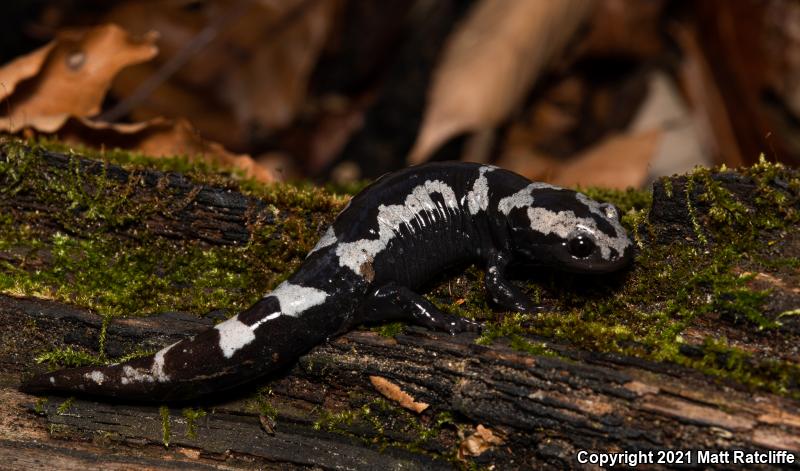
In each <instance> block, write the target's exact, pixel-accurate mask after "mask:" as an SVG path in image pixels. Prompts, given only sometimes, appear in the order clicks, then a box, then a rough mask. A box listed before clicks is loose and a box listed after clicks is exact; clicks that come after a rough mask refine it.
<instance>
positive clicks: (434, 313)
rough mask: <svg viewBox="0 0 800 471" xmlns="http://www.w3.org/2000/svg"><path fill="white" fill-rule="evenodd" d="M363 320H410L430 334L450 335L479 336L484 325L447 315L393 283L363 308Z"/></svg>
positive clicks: (381, 290)
mask: <svg viewBox="0 0 800 471" xmlns="http://www.w3.org/2000/svg"><path fill="white" fill-rule="evenodd" d="M363 316H364V319H365V320H367V321H370V322H381V321H388V320H410V321H411V322H413V323H415V324H418V325H421V326H423V327H427V328H428V329H431V330H442V331H445V332H449V333H450V334H453V335H455V334H457V333H459V332H480V331H481V329H482V326H481V324H479V323H477V322H474V321H471V320H469V319H466V318H464V317H461V316H456V315H454V314H448V313H446V312H444V311H442V310H440V309H439V308H437V307H436V306H434V305H433V304H431V303H430V301H428V300H427V299H425V298H423V297H422V296H420V295H419V294H417V293H415V292H413V291H411V290H410V289H408V288H406V287H405V286H398V285H396V284H394V283H389V284H387V285H384V286H382V287H380V288H378V289H377V290H375V291H374V292H373V294H372V298H371V299H370V301H369V302H368V304H367V305H366V306H365V307H364V312H363Z"/></svg>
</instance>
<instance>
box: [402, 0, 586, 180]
mask: <svg viewBox="0 0 800 471" xmlns="http://www.w3.org/2000/svg"><path fill="white" fill-rule="evenodd" d="M592 5H593V2H592V1H591V0H562V1H559V2H552V1H549V0H538V1H535V0H528V1H522V2H521V1H517V0H482V1H481V2H479V3H478V4H477V5H475V7H473V9H472V11H471V12H470V13H469V15H468V18H467V19H466V20H465V21H464V23H463V24H462V25H460V26H459V27H458V29H457V30H456V32H455V33H454V34H453V35H452V36H451V38H450V40H449V41H448V44H447V45H446V47H445V51H444V55H443V58H442V61H441V62H440V64H439V65H438V67H437V69H436V71H435V73H434V77H433V85H432V87H431V89H430V91H429V95H428V105H427V109H426V111H425V117H424V119H423V123H422V126H421V128H420V133H419V135H418V136H417V142H416V143H415V145H414V148H413V149H412V151H411V153H410V155H409V157H408V161H409V163H412V164H418V163H421V162H423V161H425V160H426V159H427V158H428V157H429V156H430V155H431V154H432V153H433V152H434V151H435V150H436V149H437V148H438V147H439V146H440V145H442V144H443V143H444V142H445V141H447V140H448V139H449V138H451V137H453V136H455V135H457V134H460V133H464V132H473V131H477V130H481V129H487V128H492V127H495V126H497V125H498V124H500V123H501V122H502V121H503V120H504V119H506V117H507V116H508V115H509V113H510V112H511V111H512V110H513V108H514V107H515V106H517V105H518V104H519V103H520V101H521V99H522V98H523V97H524V95H525V94H526V93H527V92H528V90H529V89H530V87H531V85H532V84H533V83H534V82H535V81H536V78H537V77H538V76H539V74H540V73H541V71H542V68H543V67H544V66H545V65H546V63H547V62H548V60H549V59H550V58H551V57H553V56H554V55H555V54H558V53H559V52H561V51H562V50H563V48H564V47H565V46H566V44H567V42H568V41H569V39H570V38H571V37H572V35H573V33H574V32H575V31H576V30H577V29H578V26H579V25H580V24H581V23H582V22H583V21H584V19H586V18H587V17H588V16H589V14H590V12H591V9H592V8H591V7H592Z"/></svg>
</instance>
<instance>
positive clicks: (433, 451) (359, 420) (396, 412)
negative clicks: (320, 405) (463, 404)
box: [313, 398, 458, 461]
mask: <svg viewBox="0 0 800 471" xmlns="http://www.w3.org/2000/svg"><path fill="white" fill-rule="evenodd" d="M384 424H391V425H392V431H391V432H389V431H388V430H386V428H385V426H384ZM457 425H458V424H457V423H456V421H455V419H454V418H453V416H452V414H450V413H448V412H443V413H439V414H436V415H435V416H433V417H430V418H428V419H427V420H424V421H423V419H422V418H421V417H420V416H417V415H414V414H412V413H410V412H408V411H406V410H405V409H402V408H400V407H398V406H396V405H395V404H393V403H391V402H389V401H386V400H385V399H383V398H373V399H370V400H368V401H367V402H365V403H363V404H361V405H360V406H352V407H350V408H349V409H347V410H344V411H342V412H338V413H331V412H327V411H323V413H322V415H321V417H320V418H319V419H318V420H317V421H315V422H314V425H313V428H314V429H315V430H325V431H328V432H333V433H338V434H341V435H345V436H348V437H351V438H354V439H357V440H360V441H362V442H364V443H368V444H376V445H378V446H380V448H382V449H383V448H386V447H394V448H401V449H406V450H409V451H413V452H415V453H422V454H426V455H429V456H431V457H433V458H438V459H445V460H449V461H454V460H455V456H456V451H457V450H456V448H457V445H454V447H453V448H452V449H447V450H442V448H441V441H440V438H441V434H442V431H443V429H444V428H445V427H447V426H452V427H456V426H457Z"/></svg>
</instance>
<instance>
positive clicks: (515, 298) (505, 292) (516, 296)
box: [484, 252, 544, 313]
mask: <svg viewBox="0 0 800 471" xmlns="http://www.w3.org/2000/svg"><path fill="white" fill-rule="evenodd" d="M507 266H508V257H507V256H505V255H503V254H502V253H500V252H495V253H493V254H492V256H491V257H490V259H489V261H488V262H487V264H486V276H485V278H484V280H485V284H486V290H487V291H488V292H489V297H490V298H491V299H492V301H494V302H495V303H496V304H497V305H499V306H500V307H503V308H506V309H508V310H510V311H518V312H531V313H532V312H539V311H541V310H543V309H544V307H543V306H540V305H538V304H536V303H535V302H533V300H532V299H530V298H529V297H528V296H527V295H526V294H525V293H523V292H522V291H520V289H519V288H517V287H516V286H514V285H513V284H511V282H510V281H509V280H508V279H507V278H506V276H505V271H506V267H507Z"/></svg>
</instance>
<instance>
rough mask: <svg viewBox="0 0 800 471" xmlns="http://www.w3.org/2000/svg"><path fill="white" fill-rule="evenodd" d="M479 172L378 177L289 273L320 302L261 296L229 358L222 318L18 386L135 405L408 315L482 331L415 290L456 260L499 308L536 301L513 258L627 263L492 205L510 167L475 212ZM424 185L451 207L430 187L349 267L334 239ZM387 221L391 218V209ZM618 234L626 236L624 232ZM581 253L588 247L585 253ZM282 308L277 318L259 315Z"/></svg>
mask: <svg viewBox="0 0 800 471" xmlns="http://www.w3.org/2000/svg"><path fill="white" fill-rule="evenodd" d="M480 169H481V166H480V165H477V164H469V163H452V162H451V163H434V164H428V165H424V166H419V167H412V168H409V169H405V170H401V171H399V172H396V173H393V174H390V175H387V176H384V177H382V178H380V179H379V180H377V181H376V182H375V183H373V184H372V185H370V186H369V187H367V188H366V189H365V190H364V191H362V192H361V193H359V194H358V195H356V196H355V197H354V198H353V199H352V201H351V202H350V204H349V205H348V207H346V208H345V210H343V211H342V213H341V214H340V215H339V216H338V217H337V218H336V220H335V221H334V223H333V229H334V232H335V235H336V243H334V244H332V245H328V246H325V247H321V248H319V249H318V250H314V251H312V252H311V253H310V254H309V256H308V258H307V259H306V261H305V262H304V264H303V265H302V266H301V267H300V268H299V269H298V271H297V272H295V273H294V274H293V275H292V276H291V277H290V278H289V280H288V282H289V283H291V284H292V285H297V286H301V287H305V288H313V289H315V290H317V291H318V292H323V293H325V295H326V296H325V298H324V301H322V302H320V303H318V304H315V305H313V306H311V307H308V308H306V309H304V310H303V311H302V312H300V313H299V314H298V313H295V314H294V315H289V314H286V313H285V311H286V310H285V309H281V308H283V306H282V305H281V303H280V302H279V299H278V298H277V297H275V296H270V295H267V296H266V297H265V298H264V299H262V300H261V301H259V302H257V303H256V304H254V305H253V306H252V307H251V308H250V309H248V310H247V311H245V312H243V313H241V314H239V315H238V316H237V317H236V318H235V319H237V320H238V322H239V323H240V324H236V325H239V327H242V326H241V324H244V326H247V327H246V328H245V330H246V329H248V328H249V329H251V331H252V332H253V333H254V339H253V340H252V341H249V342H248V343H244V344H243V345H242V346H240V347H239V348H238V349H236V350H235V351H234V353H232V354H231V355H229V356H226V355H225V354H224V351H223V349H222V345H221V342H220V339H221V337H222V334H221V333H220V332H221V330H220V328H221V326H222V325H218V326H217V327H215V328H213V329H209V330H208V331H205V332H202V333H200V334H198V335H197V336H195V337H192V338H189V339H186V340H183V341H181V342H179V343H178V344H176V345H175V346H174V347H172V348H170V349H169V350H166V352H164V353H162V354H161V360H159V361H160V362H159V361H157V357H158V354H156V356H153V355H151V356H148V357H144V358H139V359H136V360H132V361H130V362H127V363H123V364H120V365H110V366H104V367H83V368H71V369H66V370H61V371H56V372H53V373H49V374H43V375H39V376H36V377H34V378H32V379H31V380H29V381H27V382H26V383H25V384H23V388H22V389H23V390H25V391H28V392H34V393H40V392H54V391H60V392H67V393H70V394H84V395H95V396H106V397H112V398H117V399H128V400H139V401H141V400H145V401H169V400H181V399H189V398H193V397H197V396H200V395H205V394H211V393H217V392H219V391H221V390H225V389H229V388H232V387H235V386H238V385H240V384H242V383H244V382H247V381H251V380H253V379H255V378H258V377H260V376H263V375H265V374H268V373H271V372H273V371H275V370H276V369H279V368H281V367H283V366H285V365H287V364H291V363H292V362H294V361H295V360H296V359H297V357H299V356H300V355H302V354H303V353H304V352H306V351H308V350H309V349H310V348H312V347H313V346H315V345H317V344H319V343H322V342H324V341H326V340H328V339H330V338H331V337H335V336H336V335H339V334H341V333H343V332H346V331H348V330H350V329H352V328H354V327H355V326H357V325H358V324H362V323H378V322H385V321H387V320H406V321H409V322H412V323H415V324H419V325H422V326H425V327H427V328H430V329H434V330H441V331H445V332H449V333H451V334H456V333H459V332H464V331H471V332H477V331H480V329H481V326H480V325H479V324H478V323H475V322H473V321H470V320H468V319H464V318H462V317H459V316H455V315H452V314H448V313H445V312H442V311H441V310H439V309H437V308H436V307H435V306H433V305H432V304H431V303H430V302H429V301H427V300H426V299H425V298H423V297H422V296H421V295H419V294H418V293H417V292H416V290H418V289H419V288H421V287H422V286H424V285H426V284H427V283H429V282H430V281H431V280H432V279H433V278H434V277H436V276H438V275H439V274H440V273H441V272H442V271H443V270H446V269H447V268H450V267H453V266H458V265H464V264H466V263H475V262H477V263H479V264H482V265H483V266H484V267H485V268H486V278H485V281H486V289H487V290H488V292H489V294H490V297H491V299H492V300H493V301H494V302H495V303H496V304H497V305H498V306H499V307H501V308H503V309H506V310H510V311H521V312H534V311H537V310H539V309H540V307H539V306H537V305H536V304H535V303H534V302H532V301H531V300H530V299H529V298H528V297H527V296H525V294H524V293H522V292H521V291H520V290H519V289H518V288H517V287H515V286H514V285H513V284H512V283H511V282H509V280H508V279H507V278H506V273H507V268H508V266H509V265H510V263H511V262H512V261H521V262H526V263H535V264H538V265H545V266H550V267H554V268H561V269H566V270H569V271H575V272H582V273H605V272H610V271H614V270H618V269H620V268H623V267H624V266H625V265H627V264H628V263H629V262H630V260H631V256H632V254H631V249H630V247H626V249H625V250H624V253H616V252H613V258H612V259H611V260H605V259H602V258H601V257H600V255H599V251H598V250H587V247H588V249H594V244H593V242H592V241H588V242H587V243H588V246H587V245H586V244H585V243H584V242H586V241H584V240H573V239H570V240H565V239H562V238H560V237H557V236H555V235H554V234H542V233H538V232H536V231H532V230H531V223H530V219H529V217H528V216H526V214H527V213H526V212H525V211H526V209H525V208H524V207H522V208H519V209H515V210H513V211H510V212H508V213H507V214H506V213H503V212H502V211H499V210H498V204H499V202H500V200H501V199H502V198H504V197H507V196H510V195H513V194H515V193H517V192H519V191H520V190H523V189H525V188H526V187H527V186H528V185H529V184H530V183H531V182H530V181H528V180H527V179H525V178H523V177H521V176H519V175H517V174H515V173H513V172H509V171H506V170H502V169H494V170H493V171H490V172H486V173H485V178H486V179H487V183H488V201H485V203H486V206H485V208H484V209H481V210H478V211H470V209H469V200H468V199H467V198H465V196H466V195H467V194H468V193H469V192H470V191H474V190H475V183H476V180H477V179H478V178H479V174H480V173H479V172H480ZM426 182H441V183H443V184H446V186H447V188H449V189H450V190H452V195H451V196H454V198H450V200H449V203H450V204H449V205H448V201H446V198H445V197H443V196H442V195H441V194H440V193H439V192H436V191H433V192H430V193H429V196H430V200H429V202H432V203H433V204H434V205H435V209H434V210H433V211H423V212H420V213H419V214H418V215H417V216H416V217H415V218H413V219H411V220H409V221H407V223H404V224H399V225H398V226H397V227H396V228H395V229H396V230H395V232H393V237H392V238H391V240H389V241H388V243H387V244H386V245H385V247H383V248H382V250H379V251H378V252H377V253H375V254H374V256H371V257H369V258H368V259H367V261H366V262H364V263H363V264H362V265H361V266H359V269H358V272H356V271H354V269H352V268H350V267H349V266H347V263H344V262H343V261H342V260H344V259H345V257H342V256H340V255H339V254H338V253H337V249H338V248H339V247H340V245H341V244H346V243H351V242H355V241H362V240H365V239H366V240H377V239H378V233H379V231H380V228H381V227H380V225H379V222H378V215H379V212H380V211H381V207H387V206H393V205H404V203H405V202H406V200H407V198H408V197H409V195H410V194H411V193H412V191H413V190H414V189H415V188H418V187H420V186H421V185H423V186H424V185H425V184H426ZM448 191H449V190H448ZM533 191H534V199H535V200H536V202H535V203H534V205H537V206H540V207H544V208H547V209H548V210H552V211H571V212H572V213H574V214H575V215H577V216H579V217H584V218H588V217H594V218H595V219H598V218H597V216H593V215H592V214H591V213H590V211H589V209H588V208H587V206H586V205H585V204H583V203H581V202H580V201H578V200H576V197H575V193H574V192H572V191H569V190H559V189H546V188H545V189H537V190H533ZM473 194H474V193H473ZM383 217H384V219H385V218H387V217H388V218H389V219H391V215H389V216H386V214H384V216H383ZM599 219H602V218H599ZM599 219H598V220H597V230H599V231H603V232H604V233H610V232H609V231H611V232H613V230H614V229H613V228H612V225H611V224H609V222H608V221H604V220H599ZM619 230H620V231H622V229H621V228H620V229H619ZM622 237H623V238H624V240H626V241H627V236H625V235H624V231H622ZM578 246H579V249H576V248H575V247H578ZM576 250H580V252H581V254H580V255H581V256H580V257H576V256H575V255H574V253H570V251H572V252H576ZM585 252H588V253H589V255H587V256H585V257H584V255H585ZM277 311H281V312H283V313H284V314H283V315H280V316H278V317H277V318H274V319H272V318H269V319H271V320H265V319H267V318H268V316H269V315H270V314H274V313H276V312H277ZM231 322H234V320H231V321H228V322H226V323H225V324H224V325H232V324H231ZM254 325H257V326H258V327H252V326H254ZM131 369H134V370H135V371H136V373H137V374H144V375H145V376H146V375H155V374H156V372H159V373H161V374H162V377H161V379H158V378H156V379H153V380H145V381H141V380H137V381H131V379H130V378H131V376H130V371H131ZM126 371H127V373H126ZM92 374H102V377H103V381H102V382H99V383H98V382H97V381H96V380H92V379H91V378H90V377H89V376H91V375H92ZM126 375H127V376H126ZM163 376H167V377H168V379H164V378H163Z"/></svg>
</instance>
